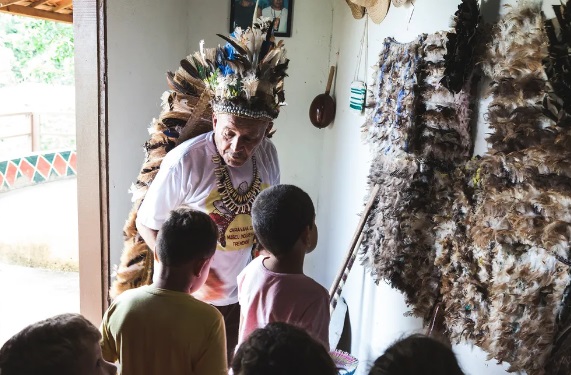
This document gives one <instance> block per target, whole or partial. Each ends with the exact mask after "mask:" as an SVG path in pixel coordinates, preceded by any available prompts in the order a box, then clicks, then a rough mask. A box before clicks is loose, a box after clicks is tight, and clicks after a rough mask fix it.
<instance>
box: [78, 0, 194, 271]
mask: <svg viewBox="0 0 571 375" xmlns="http://www.w3.org/2000/svg"><path fill="white" fill-rule="evenodd" d="M188 10H189V8H188V4H187V1H186V0H169V1H160V2H157V1H151V0H123V1H108V2H107V52H108V69H109V70H108V71H109V75H108V77H107V78H108V80H107V82H108V89H109V91H108V121H109V130H108V131H109V133H108V137H109V225H110V247H111V255H110V263H111V265H113V264H118V263H119V257H120V255H121V250H122V248H123V235H122V230H123V225H124V223H125V220H127V215H128V213H129V211H130V209H131V195H130V194H128V190H129V187H130V186H131V183H133V182H134V181H135V180H136V178H137V174H138V173H139V170H140V169H141V165H142V163H143V158H144V150H143V145H144V143H145V142H146V141H147V140H148V138H149V134H148V132H147V128H148V127H149V125H150V124H151V120H152V119H153V118H154V117H158V115H159V113H160V103H161V101H160V97H161V94H162V93H163V92H164V91H165V90H166V89H167V88H168V87H167V83H166V78H165V77H166V72H167V71H168V70H174V69H176V68H177V67H178V64H179V61H180V59H181V57H184V56H185V50H186V47H187V45H188V18H189V11H188ZM79 95H81V93H78V96H79ZM79 126H80V125H79Z"/></svg>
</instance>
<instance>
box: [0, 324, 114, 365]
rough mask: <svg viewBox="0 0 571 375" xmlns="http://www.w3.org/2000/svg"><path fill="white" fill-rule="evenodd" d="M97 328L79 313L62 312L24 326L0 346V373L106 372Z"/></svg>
mask: <svg viewBox="0 0 571 375" xmlns="http://www.w3.org/2000/svg"><path fill="white" fill-rule="evenodd" d="M100 339H101V334H100V333H99V330H98V329H97V328H96V327H95V326H94V325H93V324H91V322H89V321H88V320H87V319H85V318H84V317H83V316H81V315H79V314H63V315H57V316H54V317H52V318H49V319H46V320H42V321H40V322H37V323H34V324H32V325H30V326H28V327H26V328H24V329H23V330H22V331H20V332H19V333H17V334H15V335H14V336H12V338H10V339H9V340H8V341H7V342H6V343H5V344H4V346H2V349H0V373H1V374H2V375H109V374H115V373H116V372H117V369H116V368H115V366H114V365H113V364H111V363H109V362H107V361H105V360H104V359H103V358H102V356H101V347H100V346H99V340H100Z"/></svg>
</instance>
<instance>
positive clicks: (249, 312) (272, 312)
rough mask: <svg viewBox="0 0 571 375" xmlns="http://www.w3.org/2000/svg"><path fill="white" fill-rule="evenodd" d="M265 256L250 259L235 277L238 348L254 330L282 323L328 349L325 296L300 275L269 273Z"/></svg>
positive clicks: (315, 285) (326, 303) (327, 311)
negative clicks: (239, 308) (239, 315)
mask: <svg viewBox="0 0 571 375" xmlns="http://www.w3.org/2000/svg"><path fill="white" fill-rule="evenodd" d="M264 259H268V257H264V256H259V257H257V258H256V259H254V260H253V261H252V262H251V263H250V264H249V265H248V266H247V267H246V268H245V269H244V270H243V271H242V272H241V273H240V274H239V275H238V301H239V302H240V307H241V315H242V324H241V325H240V336H239V339H238V345H240V344H241V343H242V342H243V341H244V340H246V338H247V337H248V336H249V335H250V333H252V332H253V331H254V330H255V329H256V328H263V327H265V326H266V324H268V323H272V322H285V323H290V324H293V325H296V326H298V327H301V328H303V329H305V330H306V331H308V332H309V333H310V334H311V335H312V336H313V337H315V338H316V339H317V340H319V341H321V342H322V343H323V345H325V347H326V348H327V349H329V293H328V292H327V290H326V289H325V288H324V287H322V286H321V285H319V284H318V283H317V282H316V281H315V280H313V279H312V278H310V277H308V276H305V275H303V274H286V273H275V272H272V271H269V270H268V269H267V268H266V267H265V266H264V264H263V261H264Z"/></svg>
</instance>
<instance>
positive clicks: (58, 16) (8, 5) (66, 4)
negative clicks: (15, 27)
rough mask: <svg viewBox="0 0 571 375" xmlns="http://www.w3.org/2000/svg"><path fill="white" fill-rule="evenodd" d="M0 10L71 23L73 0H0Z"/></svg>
mask: <svg viewBox="0 0 571 375" xmlns="http://www.w3.org/2000/svg"><path fill="white" fill-rule="evenodd" d="M0 12H4V13H11V14H18V15H21V16H28V17H35V18H41V19H45V20H52V21H58V22H65V23H72V22H73V0H37V1H23V0H0Z"/></svg>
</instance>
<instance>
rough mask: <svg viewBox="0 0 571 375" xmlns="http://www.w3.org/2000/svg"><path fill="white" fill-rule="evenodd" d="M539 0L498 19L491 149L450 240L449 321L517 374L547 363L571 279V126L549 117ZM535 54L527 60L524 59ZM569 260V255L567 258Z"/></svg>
mask: <svg viewBox="0 0 571 375" xmlns="http://www.w3.org/2000/svg"><path fill="white" fill-rule="evenodd" d="M543 25H544V23H543V18H542V15H541V12H540V8H539V7H538V6H534V5H532V6H530V5H526V6H523V7H521V8H518V9H513V10H511V11H510V12H509V13H508V14H507V15H506V16H505V17H503V18H502V20H501V21H500V22H499V23H498V24H497V25H495V26H494V28H493V30H492V33H491V39H490V41H489V43H488V48H487V54H486V55H485V56H484V58H483V59H482V64H481V66H482V69H483V71H484V73H485V74H486V75H487V76H488V77H489V78H490V79H491V81H492V83H491V90H490V91H491V95H492V101H491V103H490V106H489V108H488V116H487V118H488V121H489V124H490V128H491V129H492V132H491V134H490V136H489V137H488V142H489V143H490V146H491V148H490V150H489V151H488V152H487V153H486V154H485V155H484V156H483V157H482V158H481V160H475V161H473V162H471V163H469V164H468V165H467V167H466V168H465V169H464V170H463V173H464V175H465V178H466V181H465V183H459V184H458V189H457V190H456V192H455V207H456V211H457V216H458V218H459V220H458V222H456V223H449V226H448V229H449V233H448V235H446V236H444V237H443V238H442V240H441V241H440V245H439V246H440V247H441V251H440V252H439V256H437V264H438V265H439V267H440V269H441V271H442V293H443V301H444V305H445V315H444V316H445V325H446V328H447V330H448V333H449V335H450V336H451V338H452V339H453V340H457V341H460V340H468V341H471V342H475V343H476V344H477V345H478V346H480V347H482V348H483V349H484V350H485V351H487V352H488V353H489V357H490V358H495V359H496V360H498V361H500V362H502V361H506V362H508V363H510V364H511V366H510V369H509V371H526V372H527V374H529V375H541V374H545V373H551V372H546V371H545V365H546V363H547V359H548V357H549V355H550V352H551V351H552V349H553V344H554V341H555V338H556V336H557V333H558V330H559V329H560V327H558V324H557V318H558V316H559V313H560V311H561V306H562V302H563V300H564V298H565V296H566V288H567V286H568V285H569V282H570V281H571V279H570V277H569V267H568V265H567V264H566V263H565V261H564V260H565V259H567V258H568V257H569V240H570V239H571V224H570V223H571V221H570V219H571V195H570V194H571V188H570V187H569V186H571V180H570V179H569V176H570V174H569V172H570V166H571V165H570V163H571V153H570V149H569V148H568V146H569V145H570V143H569V142H570V140H569V134H568V131H567V130H566V129H565V128H564V127H561V126H558V124H556V123H555V122H553V121H552V120H551V119H550V118H549V116H545V111H544V109H543V108H542V103H544V102H545V100H544V99H545V98H546V94H547V92H548V87H549V82H548V81H547V78H548V77H547V75H546V71H545V70H544V67H543V64H544V62H545V61H546V58H547V52H548V44H547V37H546V33H545V29H544V27H543ZM522 56H525V58H522ZM562 260H563V261H562Z"/></svg>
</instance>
